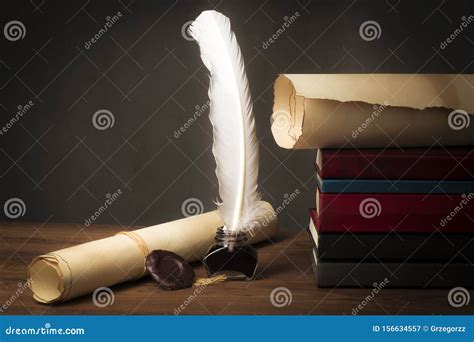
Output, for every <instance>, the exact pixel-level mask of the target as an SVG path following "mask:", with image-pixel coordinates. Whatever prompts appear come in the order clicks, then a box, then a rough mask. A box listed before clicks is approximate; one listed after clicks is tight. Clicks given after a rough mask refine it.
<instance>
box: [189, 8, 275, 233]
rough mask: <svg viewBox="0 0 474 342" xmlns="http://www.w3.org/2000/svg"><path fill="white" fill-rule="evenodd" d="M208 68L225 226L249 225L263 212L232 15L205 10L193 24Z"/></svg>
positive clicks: (235, 228)
mask: <svg viewBox="0 0 474 342" xmlns="http://www.w3.org/2000/svg"><path fill="white" fill-rule="evenodd" d="M189 32H190V33H191V35H192V37H193V38H194V39H195V40H196V41H197V42H198V44H199V47H200V50H201V58H202V61H203V62H204V65H205V66H206V67H207V69H209V71H210V75H211V76H210V85H209V98H210V110H209V118H210V120H211V123H212V126H213V133H214V134H213V136H214V142H213V146H212V152H213V154H214V157H215V159H216V175H217V180H218V182H219V196H220V201H221V202H220V203H218V205H219V208H218V209H219V214H220V216H221V218H222V220H223V221H224V224H225V227H226V229H229V230H230V231H233V232H239V231H243V230H246V229H249V228H251V226H252V225H253V224H254V223H255V222H256V221H258V220H259V219H258V216H261V214H262V210H263V211H265V210H268V207H262V203H264V202H259V200H260V196H259V194H258V191H257V177H258V142H257V137H256V134H255V120H254V116H253V112H252V101H251V98H250V91H249V85H248V81H247V75H246V73H245V65H244V60H243V58H242V54H241V52H240V48H239V45H238V43H237V40H236V38H235V35H234V33H233V32H232V30H231V27H230V21H229V19H228V18H227V17H226V16H224V15H222V14H221V13H218V12H216V11H205V12H202V13H201V14H200V15H199V17H198V18H197V19H196V20H195V21H194V22H193V24H192V25H191V26H190V28H189Z"/></svg>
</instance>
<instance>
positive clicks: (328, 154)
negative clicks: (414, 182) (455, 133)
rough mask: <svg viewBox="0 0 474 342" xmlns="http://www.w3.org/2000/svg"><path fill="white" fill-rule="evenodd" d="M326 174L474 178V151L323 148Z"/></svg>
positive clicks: (323, 172)
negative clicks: (426, 152)
mask: <svg viewBox="0 0 474 342" xmlns="http://www.w3.org/2000/svg"><path fill="white" fill-rule="evenodd" d="M318 153H320V154H321V156H320V157H319V158H318V159H319V161H318V162H317V164H320V165H316V169H317V170H318V171H319V174H320V176H321V177H322V178H343V179H432V180H436V179H446V180H472V178H473V175H472V173H473V170H474V153H473V152H472V151H467V152H465V153H462V154H460V153H456V154H449V153H444V154H443V155H424V154H423V152H420V154H406V155H403V154H402V153H397V154H395V153H384V152H379V153H364V152H362V151H351V152H348V151H344V152H337V151H331V150H320V151H318Z"/></svg>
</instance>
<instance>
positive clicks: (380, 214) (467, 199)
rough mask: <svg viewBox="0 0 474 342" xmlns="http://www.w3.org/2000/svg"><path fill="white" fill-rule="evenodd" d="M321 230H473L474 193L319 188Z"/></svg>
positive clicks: (318, 220) (318, 203) (315, 217)
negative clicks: (353, 191)
mask: <svg viewBox="0 0 474 342" xmlns="http://www.w3.org/2000/svg"><path fill="white" fill-rule="evenodd" d="M316 210H317V215H313V219H314V220H316V222H317V226H318V227H319V230H320V232H347V231H350V232H354V233H356V232H357V233H364V232H367V233H375V232H384V233H388V232H392V231H395V232H413V233H422V232H437V231H439V232H443V233H451V232H474V193H469V194H466V195H464V194H463V195H444V194H440V195H438V194H436V195H435V194H431V195H425V194H351V193H344V194H334V193H321V192H320V191H319V189H318V190H317V192H316Z"/></svg>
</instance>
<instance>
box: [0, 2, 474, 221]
mask: <svg viewBox="0 0 474 342" xmlns="http://www.w3.org/2000/svg"><path fill="white" fill-rule="evenodd" d="M212 8H215V9H217V10H219V11H221V12H223V13H224V14H226V15H227V16H228V17H230V19H231V22H232V26H233V29H234V31H235V33H236V35H237V38H238V41H239V43H240V46H241V49H242V52H243V55H244V57H245V60H246V64H247V74H248V78H249V82H250V86H251V91H252V95H253V100H254V111H255V116H256V120H257V125H258V136H259V138H261V144H260V151H261V153H260V154H261V163H260V164H261V172H260V180H261V190H262V193H263V197H264V199H266V200H268V201H270V202H271V203H272V204H273V205H274V206H278V205H281V203H282V202H283V200H284V196H285V194H290V193H292V192H294V191H295V190H296V189H298V190H299V191H300V192H301V195H299V196H298V197H297V199H296V200H295V201H293V202H292V203H291V204H290V205H289V206H287V208H286V209H285V210H284V211H283V212H282V214H281V217H280V219H281V222H282V224H281V226H282V227H284V228H286V229H298V228H300V227H303V226H304V225H306V223H307V221H308V214H307V210H308V208H309V207H312V206H313V205H314V198H315V182H314V179H313V174H314V169H313V166H312V162H313V159H314V152H313V151H289V150H283V149H280V148H279V147H277V146H276V144H275V142H274V140H273V138H272V135H271V132H270V121H269V118H270V115H271V112H272V102H273V91H272V83H273V81H274V80H275V78H276V76H277V74H278V73H369V72H377V73H415V72H417V73H461V72H463V73H472V72H473V66H472V56H473V54H472V51H473V45H472V44H473V41H474V36H473V35H472V27H471V26H470V27H468V29H467V30H465V31H464V32H463V33H462V34H461V35H460V36H458V37H457V38H456V39H455V41H454V42H453V43H452V44H450V45H449V46H448V47H447V48H446V49H444V50H440V43H441V42H442V41H444V40H445V39H446V38H447V37H448V36H449V35H450V34H451V33H452V32H453V31H454V30H455V29H456V28H458V27H459V25H460V23H461V20H462V19H461V17H462V16H466V17H469V15H471V14H472V12H473V11H472V9H473V1H469V0H466V1H450V2H448V1H413V0H412V1H395V0H391V1H380V0H379V1H316V0H312V1H309V0H301V1H255V0H253V1H222V2H219V1H217V0H212V1H180V2H173V1H161V0H160V1H133V0H131V1H130V2H127V0H123V1H116V0H112V1H90V2H88V1H83V0H81V1H40V0H34V1H31V2H30V1H2V2H1V5H0V13H1V25H2V26H1V27H2V33H3V26H4V25H5V24H6V23H7V22H9V21H11V20H20V21H21V22H23V24H24V25H25V27H26V36H25V38H24V39H22V40H18V41H15V42H11V41H8V40H7V39H5V37H4V36H3V35H1V36H0V84H1V87H0V104H1V105H0V126H3V125H4V124H5V123H6V122H8V121H9V120H10V119H11V117H12V116H13V115H14V113H15V110H16V108H17V106H18V105H24V104H25V103H27V102H28V101H30V100H32V101H33V102H34V103H35V104H34V106H33V108H32V109H31V110H30V111H29V112H28V113H27V114H25V115H24V116H23V117H22V118H21V120H20V121H19V122H17V123H16V124H15V125H14V127H12V128H11V129H10V130H9V131H8V132H7V133H6V134H4V135H3V136H0V189H1V193H0V204H1V205H2V206H3V203H4V202H5V201H6V200H8V199H9V198H13V197H16V198H21V199H22V200H23V201H24V203H25V205H26V212H25V215H24V216H23V217H20V218H18V219H17V220H39V221H43V222H44V221H48V222H77V223H79V224H80V225H82V224H83V223H84V220H85V219H86V218H87V217H89V216H90V215H91V214H93V213H94V212H95V211H96V210H97V209H98V207H100V205H102V204H103V202H104V200H105V198H106V194H108V193H113V192H115V191H116V190H117V189H121V190H122V191H123V195H121V196H120V197H119V198H118V199H117V200H116V201H115V202H114V203H113V205H112V206H111V207H110V208H109V209H108V210H107V211H106V212H105V213H104V214H102V215H101V216H100V217H99V219H98V221H97V222H100V223H110V224H120V225H123V226H128V225H150V224H156V223H160V222H164V221H168V220H172V219H177V218H180V217H182V216H183V214H182V212H181V205H182V203H183V201H185V200H186V199H188V198H198V199H200V200H201V201H202V202H203V204H204V210H206V211H207V210H212V209H213V208H214V207H215V206H214V205H213V203H212V201H213V199H215V197H216V196H217V188H216V180H215V175H214V162H213V157H212V154H211V151H210V145H211V141H212V140H211V127H210V124H209V121H208V118H207V114H203V115H202V116H201V117H200V118H199V119H198V120H197V121H196V122H195V123H194V124H193V125H192V126H191V127H190V128H189V129H188V130H187V131H186V132H185V133H184V134H183V135H182V136H181V137H180V138H179V139H176V138H174V137H173V132H174V131H175V130H177V129H179V127H180V126H182V125H183V124H184V123H185V122H186V121H187V120H188V119H189V117H191V116H192V115H193V112H194V110H195V109H194V108H195V106H197V105H203V104H204V103H206V101H207V83H208V76H207V72H206V70H205V68H203V67H202V63H201V60H200V57H199V50H198V47H197V45H196V44H195V43H194V42H189V41H187V40H185V39H184V38H183V36H182V34H181V29H182V26H183V24H185V23H186V22H187V21H189V20H192V19H194V18H195V17H196V16H197V15H198V14H199V13H200V12H201V11H202V10H205V9H212ZM117 11H121V12H122V14H123V17H122V18H121V19H120V20H119V21H118V22H117V23H115V24H114V25H113V27H112V28H111V29H110V30H109V31H108V32H107V33H106V34H105V35H103V36H102V37H101V38H100V39H99V41H98V42H97V43H96V44H94V45H93V46H92V47H91V48H90V49H89V50H86V49H85V48H84V43H85V42H86V41H88V40H90V39H91V38H92V37H93V36H94V34H96V33H97V31H98V30H99V29H100V28H101V27H103V25H104V24H105V22H106V19H105V18H106V17H107V16H113V15H114V14H116V13H117ZM296 11H298V12H299V14H300V16H299V18H298V19H297V20H296V22H294V23H293V24H292V25H291V27H290V28H288V29H287V30H286V31H285V33H284V34H283V35H281V36H280V37H279V38H278V39H277V41H276V42H275V43H273V44H272V45H271V46H270V47H269V48H268V49H264V48H263V47H262V44H263V42H264V41H266V40H267V39H268V38H269V37H270V36H271V35H272V34H273V33H275V32H276V30H277V29H278V28H280V27H281V25H282V24H283V23H284V21H285V19H284V17H285V16H288V17H289V16H291V15H293V14H294V13H295V12H296ZM367 20H375V21H377V22H378V23H379V24H380V26H381V29H382V33H381V36H380V38H379V39H377V40H374V41H371V42H367V41H364V40H362V39H361V37H360V36H359V26H360V25H361V24H362V23H363V22H365V21H367ZM471 25H474V24H471ZM100 109H108V110H110V111H111V112H112V113H113V115H114V117H115V124H114V126H113V127H112V128H110V129H107V130H103V131H101V130H97V129H96V128H94V126H93V125H92V121H91V120H92V116H93V114H94V113H95V112H96V111H97V110H100ZM1 215H2V217H1V218H0V219H7V218H6V217H5V216H4V212H3V210H2V211H1ZM79 228H80V226H78V229H79Z"/></svg>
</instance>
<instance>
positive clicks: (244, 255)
mask: <svg viewBox="0 0 474 342" xmlns="http://www.w3.org/2000/svg"><path fill="white" fill-rule="evenodd" d="M214 240H215V242H214V244H213V245H212V246H211V247H210V248H209V250H208V251H207V253H206V256H205V257H204V260H203V263H204V266H205V267H206V271H207V274H208V276H209V277H212V276H217V275H225V276H226V277H227V279H228V280H252V278H253V277H254V275H255V271H256V270H257V262H258V257H257V250H256V249H255V248H253V247H252V245H250V244H249V243H247V242H248V234H247V233H246V232H233V231H230V230H228V229H226V228H225V227H220V228H219V229H218V230H217V233H216V237H215V239H214Z"/></svg>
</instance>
